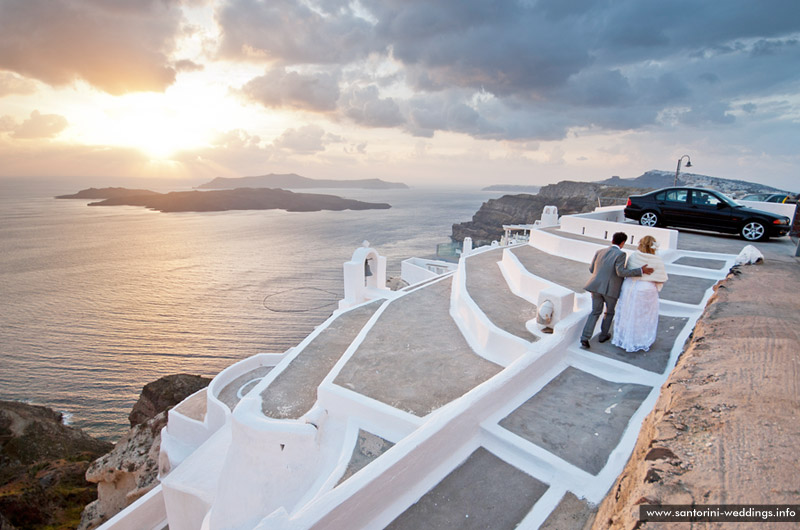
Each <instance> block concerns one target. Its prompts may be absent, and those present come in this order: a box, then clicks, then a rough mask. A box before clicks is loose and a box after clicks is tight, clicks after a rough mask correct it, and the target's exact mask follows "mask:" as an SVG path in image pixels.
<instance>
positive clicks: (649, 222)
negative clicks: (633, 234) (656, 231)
mask: <svg viewBox="0 0 800 530" xmlns="http://www.w3.org/2000/svg"><path fill="white" fill-rule="evenodd" d="M658 221H659V219H658V214H657V213H656V212H653V211H650V210H648V211H646V212H644V213H643V214H642V216H641V217H640V218H639V224H640V225H642V226H658Z"/></svg>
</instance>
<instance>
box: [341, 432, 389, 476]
mask: <svg viewBox="0 0 800 530" xmlns="http://www.w3.org/2000/svg"><path fill="white" fill-rule="evenodd" d="M393 446H394V444H393V443H392V442H390V441H389V440H386V439H384V438H381V437H380V436H377V435H375V434H372V433H371V432H367V431H365V430H363V429H359V430H358V439H356V444H355V446H354V447H353V454H352V455H351V456H350V462H349V463H348V464H347V469H346V470H345V472H344V475H342V478H340V479H339V482H337V483H336V485H337V486H338V485H339V484H341V483H342V482H344V481H345V480H347V479H349V478H350V477H352V476H353V475H355V474H356V473H358V472H359V471H361V470H362V469H364V468H365V467H366V466H367V464H369V463H370V462H372V461H374V460H375V459H376V458H378V457H379V456H381V455H382V454H383V453H385V452H386V451H388V450H389V449H391V448H392V447H393Z"/></svg>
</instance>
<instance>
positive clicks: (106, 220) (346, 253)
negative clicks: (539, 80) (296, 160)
mask: <svg viewBox="0 0 800 530" xmlns="http://www.w3.org/2000/svg"><path fill="white" fill-rule="evenodd" d="M138 184H140V186H141V183H138ZM183 186H184V187H183V188H182V187H178V186H175V185H174V184H172V185H170V184H160V185H159V186H149V189H154V190H156V191H179V190H181V189H190V188H189V187H186V185H183ZM83 187H88V186H85V185H81V184H80V183H79V181H77V180H75V179H70V180H64V179H61V180H59V179H52V180H32V179H0V399H3V400H14V401H24V402H28V403H33V404H39V405H46V406H49V407H52V408H53V409H55V410H58V411H60V412H62V413H63V415H64V419H65V422H66V423H68V424H71V425H74V426H76V427H79V428H81V429H83V430H84V431H86V432H88V433H89V434H91V435H93V436H96V437H99V438H102V439H105V440H109V441H116V440H117V439H119V438H120V437H121V436H122V435H123V434H124V433H125V432H127V429H128V428H129V423H128V414H129V413H130V410H131V408H132V406H133V404H134V403H135V402H136V400H137V399H138V396H139V394H140V392H141V390H142V387H143V386H144V385H145V384H147V383H149V382H151V381H155V380H156V379H158V378H160V377H162V376H165V375H169V374H177V373H189V374H198V375H203V376H207V377H213V376H214V375H216V374H217V373H219V372H220V371H221V370H222V369H224V368H225V367H227V366H229V365H231V364H233V363H235V362H237V361H239V360H241V359H244V358H246V357H249V356H251V355H254V354H256V353H263V352H267V353H269V352H274V353H280V352H284V351H286V349H287V348H290V347H292V346H295V345H296V344H298V343H299V342H300V341H301V340H302V339H303V338H304V337H306V336H307V335H308V334H309V333H310V332H311V331H313V330H314V328H315V327H316V326H318V325H319V324H321V323H322V322H323V321H324V320H325V319H326V318H328V316H330V314H331V313H332V312H333V311H334V310H335V309H336V307H337V303H338V301H339V300H340V299H341V298H342V296H343V283H342V264H343V263H344V262H346V261H348V260H349V259H350V257H351V256H352V253H353V251H354V250H355V249H356V248H358V247H359V246H361V245H362V243H363V242H364V241H365V240H366V241H368V242H369V245H370V246H371V247H374V248H375V249H376V250H377V251H378V253H379V254H381V255H383V256H386V258H387V276H399V275H400V266H401V262H402V260H404V259H406V258H408V257H412V256H417V257H432V256H434V255H435V253H436V247H437V244H440V243H446V242H448V241H449V236H450V232H451V226H452V224H453V223H458V222H463V221H468V220H470V219H471V218H472V215H473V214H474V213H475V212H476V211H477V210H478V209H479V208H480V206H481V204H482V203H483V202H484V201H486V200H488V199H490V198H495V197H500V196H501V195H502V194H503V193H502V192H485V191H480V190H478V189H441V188H412V189H403V190H342V189H338V190H298V191H309V192H314V193H330V194H333V195H339V196H343V197H348V198H353V199H359V200H364V201H372V202H387V203H389V204H391V206H392V207H391V209H388V210H362V211H341V212H332V211H321V212H302V213H300V212H286V211H283V210H260V211H229V212H213V213H161V212H156V211H151V210H147V209H144V208H139V207H132V206H112V207H97V206H92V207H90V206H87V205H88V203H89V202H91V201H89V200H77V199H70V200H66V199H55V196H56V195H60V194H67V193H75V192H77V191H79V190H80V189H83ZM129 187H132V186H129Z"/></svg>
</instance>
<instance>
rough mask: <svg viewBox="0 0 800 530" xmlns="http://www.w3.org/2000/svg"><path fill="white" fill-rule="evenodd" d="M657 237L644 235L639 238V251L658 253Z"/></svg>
mask: <svg viewBox="0 0 800 530" xmlns="http://www.w3.org/2000/svg"><path fill="white" fill-rule="evenodd" d="M655 245H656V238H654V237H653V236H644V237H643V238H642V239H640V240H639V252H644V253H645V254H655V253H656V247H655Z"/></svg>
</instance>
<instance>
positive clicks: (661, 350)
mask: <svg viewBox="0 0 800 530" xmlns="http://www.w3.org/2000/svg"><path fill="white" fill-rule="evenodd" d="M688 321H689V319H688V318H684V317H668V316H664V315H659V317H658V330H657V331H656V341H655V342H654V343H653V345H652V346H650V350H649V351H637V352H633V353H628V352H626V351H625V350H623V349H622V348H618V347H616V346H614V345H613V344H611V341H610V340H609V341H607V342H604V343H602V344H601V343H599V342H598V341H597V337H599V336H600V334H599V333H598V334H597V335H595V336H594V337H593V338H592V340H591V341H589V342H590V343H591V345H592V349H591V350H590V351H591V352H592V353H595V354H597V355H602V356H604V357H608V358H610V359H615V360H617V361H622V362H624V363H628V364H632V365H634V366H638V367H639V368H642V369H643V370H647V371H649V372H655V373H657V374H661V373H664V370H665V369H666V368H667V364H668V363H669V354H670V351H671V350H672V346H673V345H674V344H675V339H676V338H677V337H678V334H679V333H680V332H681V330H683V328H684V327H685V326H686V323H687V322H688Z"/></svg>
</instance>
